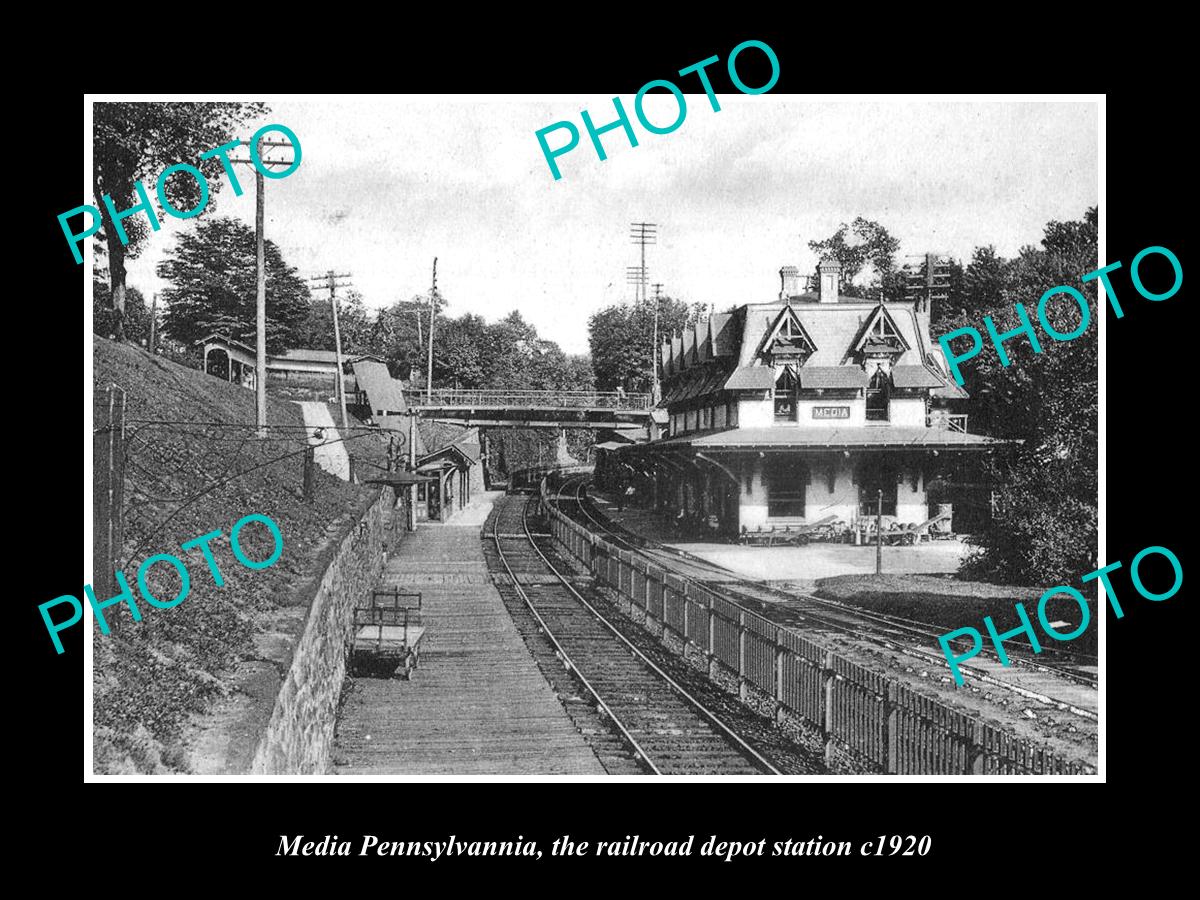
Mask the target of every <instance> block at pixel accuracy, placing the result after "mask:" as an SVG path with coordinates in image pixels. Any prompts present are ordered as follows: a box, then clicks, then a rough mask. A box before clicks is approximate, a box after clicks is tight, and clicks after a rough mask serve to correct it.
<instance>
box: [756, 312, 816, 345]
mask: <svg viewBox="0 0 1200 900" xmlns="http://www.w3.org/2000/svg"><path fill="white" fill-rule="evenodd" d="M780 341H782V342H783V343H784V344H791V345H794V346H797V347H807V348H808V352H809V353H810V354H811V353H815V352H816V350H817V345H816V343H814V341H813V339H812V337H811V336H810V335H809V333H808V329H806V328H805V327H804V323H803V322H801V321H800V317H799V316H798V315H796V310H795V309H794V308H793V307H792V305H791V304H790V303H789V304H787V305H785V306H784V307H783V309H781V310H780V311H779V315H778V316H777V317H776V319H775V322H774V324H773V325H772V326H771V328H770V329H769V330H768V331H767V333H766V335H765V336H764V337H763V339H762V343H761V344H759V347H758V355H760V356H761V355H763V354H765V353H770V352H771V351H772V348H774V347H775V346H776V344H777V343H778V342H780Z"/></svg>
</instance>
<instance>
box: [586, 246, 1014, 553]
mask: <svg viewBox="0 0 1200 900" xmlns="http://www.w3.org/2000/svg"><path fill="white" fill-rule="evenodd" d="M818 274H819V286H818V290H816V291H802V290H801V289H800V285H801V281H800V276H799V273H798V270H797V269H796V268H795V267H790V266H788V267H785V268H783V269H782V270H781V271H780V276H781V281H782V290H781V291H780V296H779V299H778V301H776V302H773V303H749V304H746V305H744V306H740V307H738V308H736V309H735V310H733V311H732V312H730V313H721V314H716V315H711V316H709V317H708V318H707V319H702V320H701V321H700V322H698V323H697V324H696V325H695V327H694V328H691V329H688V330H687V331H686V332H685V333H684V334H683V335H680V336H675V337H673V338H671V339H669V340H667V341H665V342H664V343H663V345H662V348H661V353H662V356H661V360H662V373H663V376H662V377H663V387H662V400H661V403H660V408H663V409H665V410H666V412H667V414H668V416H667V423H666V427H665V430H664V432H663V433H660V434H659V435H657V436H656V438H655V439H653V440H650V441H648V442H646V441H642V442H639V443H624V442H623V441H622V440H620V439H619V436H618V440H614V441H608V442H605V443H603V444H600V445H598V447H599V450H598V452H597V482H598V484H599V485H600V486H601V487H602V488H607V489H609V490H614V489H618V490H625V489H626V488H627V486H628V485H630V484H632V485H633V487H634V489H635V492H634V493H635V494H636V495H637V496H640V497H641V498H642V501H643V502H645V503H648V504H652V505H653V506H655V507H656V508H658V509H659V510H660V511H662V512H664V513H667V514H671V515H673V516H674V517H675V518H677V519H679V520H684V521H691V522H693V523H697V522H703V523H704V526H705V527H706V528H707V529H708V530H714V531H716V532H719V533H721V534H724V535H726V536H733V535H736V534H738V533H739V532H740V531H743V530H746V529H749V530H755V529H761V528H766V527H770V526H782V525H792V524H810V523H813V522H816V521H820V520H822V519H826V518H827V517H830V516H833V517H836V520H837V521H838V522H840V523H842V524H844V525H845V526H847V527H848V528H851V529H853V528H857V527H859V525H860V523H864V522H865V520H866V519H867V518H868V517H870V518H872V519H873V518H874V516H875V515H876V510H877V503H878V498H879V491H880V490H882V491H883V500H882V504H883V515H884V516H886V517H889V518H890V519H891V521H892V522H896V523H911V524H920V523H925V522H927V521H928V520H929V519H931V518H932V517H933V516H934V515H936V514H938V513H942V512H949V513H950V514H951V519H952V522H947V524H949V525H950V526H951V527H949V528H946V530H957V531H959V532H966V531H970V530H974V528H977V527H978V525H979V524H981V516H986V513H987V506H988V493H987V491H986V490H984V491H982V496H981V491H980V488H981V487H982V485H981V483H980V479H979V476H978V471H979V466H978V463H979V462H980V456H981V454H983V453H987V452H990V451H993V450H995V449H996V448H997V447H998V446H1001V445H1003V444H1004V443H1005V442H1004V441H1001V440H999V439H995V438H989V437H984V436H982V435H977V434H971V433H969V432H968V431H967V416H966V415H965V414H964V412H963V409H964V402H965V401H966V399H967V395H966V392H965V391H963V390H962V389H961V388H960V387H958V386H957V385H956V384H955V383H954V381H953V379H952V378H951V377H950V375H949V374H948V372H949V370H948V368H947V366H946V362H945V359H944V357H943V356H942V352H941V348H940V347H939V345H938V344H937V343H936V342H935V341H934V340H933V338H932V336H931V334H930V317H929V302H928V300H927V299H925V298H924V297H922V298H921V299H918V300H915V301H913V302H886V303H885V302H875V301H870V300H863V299H860V298H856V297H846V296H841V295H839V293H838V287H839V275H840V267H839V265H838V264H837V263H836V262H833V261H829V260H826V261H823V262H822V263H821V264H820V265H819V267H818ZM980 507H983V510H982V512H981V509H980Z"/></svg>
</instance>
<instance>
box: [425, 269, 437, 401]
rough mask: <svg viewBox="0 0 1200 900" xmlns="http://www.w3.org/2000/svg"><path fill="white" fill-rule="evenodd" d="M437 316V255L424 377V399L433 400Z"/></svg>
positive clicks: (431, 295)
mask: <svg viewBox="0 0 1200 900" xmlns="http://www.w3.org/2000/svg"><path fill="white" fill-rule="evenodd" d="M435 318H437V257H436V256H435V257H434V258H433V286H432V287H431V288H430V289H429V373H428V375H427V376H426V379H425V401H426V402H427V403H432V402H433V320H434V319H435Z"/></svg>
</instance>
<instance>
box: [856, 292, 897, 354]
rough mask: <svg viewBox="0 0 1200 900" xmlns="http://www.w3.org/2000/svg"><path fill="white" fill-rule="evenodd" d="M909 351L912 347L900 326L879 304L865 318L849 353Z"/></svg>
mask: <svg viewBox="0 0 1200 900" xmlns="http://www.w3.org/2000/svg"><path fill="white" fill-rule="evenodd" d="M911 349H912V347H911V346H910V345H909V343H908V341H906V340H905V339H904V334H903V333H902V332H901V331H900V326H898V325H897V324H896V320H895V319H893V318H892V314H891V313H890V312H888V311H887V308H886V307H884V305H883V304H882V303H880V304H879V305H878V306H876V307H875V309H873V310H872V311H871V314H870V315H869V316H867V321H866V322H865V323H863V327H862V329H861V330H860V331H859V333H858V337H857V339H856V340H855V341H854V344H853V345H852V346H851V348H850V352H851V353H864V352H872V351H875V350H877V351H879V352H884V353H891V352H895V353H900V352H903V351H905V350H911Z"/></svg>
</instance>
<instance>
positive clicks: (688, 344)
mask: <svg viewBox="0 0 1200 900" xmlns="http://www.w3.org/2000/svg"><path fill="white" fill-rule="evenodd" d="M695 364H696V332H695V330H694V329H692V328H685V329H684V330H683V368H685V369H686V368H687V367H688V366H694V365H695Z"/></svg>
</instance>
